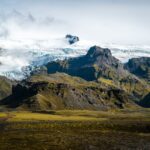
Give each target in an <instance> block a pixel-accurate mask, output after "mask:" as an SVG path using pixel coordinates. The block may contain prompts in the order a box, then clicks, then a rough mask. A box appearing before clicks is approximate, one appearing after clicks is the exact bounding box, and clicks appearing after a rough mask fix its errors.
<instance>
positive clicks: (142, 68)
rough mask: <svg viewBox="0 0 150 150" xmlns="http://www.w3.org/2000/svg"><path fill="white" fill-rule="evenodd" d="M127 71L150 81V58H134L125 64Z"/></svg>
mask: <svg viewBox="0 0 150 150" xmlns="http://www.w3.org/2000/svg"><path fill="white" fill-rule="evenodd" d="M125 69H127V70H128V71H129V72H131V73H133V74H135V75H136V76H138V77H140V78H143V79H146V80H147V81H150V57H141V58H132V59H130V60H129V61H128V62H127V63H126V64H125Z"/></svg>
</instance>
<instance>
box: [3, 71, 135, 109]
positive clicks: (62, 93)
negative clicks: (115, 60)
mask: <svg viewBox="0 0 150 150" xmlns="http://www.w3.org/2000/svg"><path fill="white" fill-rule="evenodd" d="M134 100H135V97H133V96H131V95H129V94H127V93H126V92H125V91H123V90H120V89H117V88H113V87H109V86H105V85H103V84H99V83H96V82H88V81H85V80H83V79H81V78H76V77H71V76H69V75H67V74H60V73H57V74H52V75H47V76H46V75H39V76H32V77H31V78H30V79H28V80H26V81H22V82H21V83H19V84H18V85H17V86H14V87H13V93H12V95H11V96H9V97H8V98H6V99H4V100H3V101H1V105H6V106H8V107H10V108H17V109H25V110H33V111H38V110H53V109H93V110H106V109H112V108H129V107H137V105H136V104H135V103H134V102H133V101H134Z"/></svg>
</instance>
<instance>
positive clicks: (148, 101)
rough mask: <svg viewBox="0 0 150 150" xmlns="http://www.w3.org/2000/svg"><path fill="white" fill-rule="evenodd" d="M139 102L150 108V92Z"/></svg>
mask: <svg viewBox="0 0 150 150" xmlns="http://www.w3.org/2000/svg"><path fill="white" fill-rule="evenodd" d="M139 104H140V105H141V106H143V107H146V108H150V93H149V94H147V95H146V96H145V97H144V98H143V100H141V101H140V102H139Z"/></svg>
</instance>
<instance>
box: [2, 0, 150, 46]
mask: <svg viewBox="0 0 150 150" xmlns="http://www.w3.org/2000/svg"><path fill="white" fill-rule="evenodd" d="M12 12H13V13H14V12H15V13H18V15H20V20H21V19H22V18H23V17H22V16H28V19H26V21H25V19H24V22H22V21H21V23H22V24H23V23H24V24H26V23H27V22H29V24H28V25H25V26H23V25H22V24H21V23H20V21H19V23H18V19H17V27H15V25H14V20H13V23H12V17H10V14H12V15H13V13H12ZM0 14H1V15H0V17H1V18H0V20H1V24H2V23H3V22H5V23H3V25H2V26H0V28H1V29H0V31H1V32H2V33H0V34H3V33H5V34H6V33H7V32H10V34H11V36H15V33H16V32H17V31H15V30H19V31H18V32H19V34H18V35H19V38H23V37H24V36H26V37H27V36H30V38H32V36H33V37H34V36H37V35H38V36H41V37H43V38H44V36H45V37H46V38H48V34H50V33H51V34H53V35H54V34H56V35H58V34H60V35H61V34H62V35H63V34H67V33H70V34H75V35H78V36H79V37H80V38H82V39H87V40H92V41H97V42H106V43H117V44H147V45H150V1H149V0H0ZM9 17H10V20H11V21H8V20H9V19H8V18H9ZM13 17H14V16H13ZM2 18H3V19H2ZM37 18H38V19H37ZM13 19H14V18H13ZM6 20H7V21H6ZM29 20H30V21H29ZM41 20H42V21H41ZM15 21H16V20H15ZM31 22H32V23H31ZM35 22H36V23H37V22H38V25H37V26H36V27H35ZM18 24H19V25H20V24H21V26H22V27H21V28H19V29H18V26H19V25H18ZM32 24H33V25H32ZM43 24H44V25H43ZM29 26H32V27H33V28H30V27H29ZM27 27H29V31H30V33H32V34H25V33H23V31H26V29H27ZM3 29H5V31H2V30H3ZM23 29H25V30H23ZM32 29H33V30H34V32H33V31H31V30H32ZM21 30H22V31H21ZM39 30H41V32H39ZM46 31H49V32H46ZM36 32H37V33H38V34H36ZM26 33H27V32H26ZM7 34H9V33H7ZM18 35H17V36H18Z"/></svg>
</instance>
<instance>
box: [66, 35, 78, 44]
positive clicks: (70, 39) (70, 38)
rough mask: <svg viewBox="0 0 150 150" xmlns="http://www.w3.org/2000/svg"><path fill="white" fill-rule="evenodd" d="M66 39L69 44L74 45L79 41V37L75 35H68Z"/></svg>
mask: <svg viewBox="0 0 150 150" xmlns="http://www.w3.org/2000/svg"><path fill="white" fill-rule="evenodd" d="M66 39H67V41H68V43H69V44H74V43H76V42H78V41H79V37H77V36H73V35H70V34H67V35H66Z"/></svg>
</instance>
